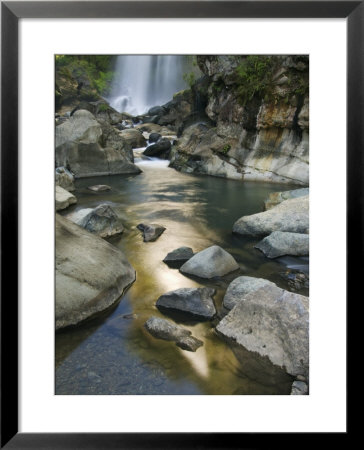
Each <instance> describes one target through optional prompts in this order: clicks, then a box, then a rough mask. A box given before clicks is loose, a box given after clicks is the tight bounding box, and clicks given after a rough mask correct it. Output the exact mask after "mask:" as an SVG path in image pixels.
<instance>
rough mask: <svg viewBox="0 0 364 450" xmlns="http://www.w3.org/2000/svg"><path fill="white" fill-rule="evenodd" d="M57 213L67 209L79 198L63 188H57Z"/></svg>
mask: <svg viewBox="0 0 364 450" xmlns="http://www.w3.org/2000/svg"><path fill="white" fill-rule="evenodd" d="M55 190H56V195H55V197H56V211H60V210H61V209H66V208H68V207H69V206H70V205H73V204H74V203H76V202H77V198H76V197H75V196H74V195H73V194H71V193H70V192H68V191H66V189H63V188H62V187H61V186H56V189H55Z"/></svg>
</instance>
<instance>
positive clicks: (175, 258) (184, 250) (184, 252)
mask: <svg viewBox="0 0 364 450" xmlns="http://www.w3.org/2000/svg"><path fill="white" fill-rule="evenodd" d="M192 256H193V250H192V248H190V247H179V248H176V250H173V251H172V252H169V253H168V255H167V256H166V257H165V258H164V259H163V262H165V263H166V264H168V265H178V264H183V263H185V262H186V261H188V260H189V259H191V258H192Z"/></svg>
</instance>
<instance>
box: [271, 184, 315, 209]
mask: <svg viewBox="0 0 364 450" xmlns="http://www.w3.org/2000/svg"><path fill="white" fill-rule="evenodd" d="M305 195H309V188H301V189H294V190H292V191H283V192H272V193H271V194H269V196H268V198H267V200H265V202H264V209H265V210H268V209H272V208H274V207H275V206H277V205H278V204H279V203H282V202H283V201H284V200H288V199H290V198H298V197H304V196H305Z"/></svg>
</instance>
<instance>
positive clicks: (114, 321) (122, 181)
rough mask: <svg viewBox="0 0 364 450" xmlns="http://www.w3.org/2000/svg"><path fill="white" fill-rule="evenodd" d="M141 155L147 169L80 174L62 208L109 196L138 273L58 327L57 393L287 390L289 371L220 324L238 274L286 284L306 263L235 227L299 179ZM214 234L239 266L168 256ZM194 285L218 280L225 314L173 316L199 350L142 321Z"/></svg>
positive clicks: (120, 240) (123, 245) (204, 243)
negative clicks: (90, 311)
mask: <svg viewBox="0 0 364 450" xmlns="http://www.w3.org/2000/svg"><path fill="white" fill-rule="evenodd" d="M136 163H137V164H138V165H139V166H140V168H141V169H142V170H143V173H141V174H139V175H135V176H134V175H133V176H131V175H129V176H128V175H124V176H110V177H97V178H87V179H80V180H77V181H76V192H75V195H76V196H77V199H78V203H77V204H76V205H74V206H73V207H71V208H69V209H67V210H66V211H64V212H63V213H62V214H64V215H67V214H68V213H69V212H72V211H75V210H78V209H81V208H90V207H95V206H96V205H98V204H100V203H108V204H110V205H111V206H112V207H113V208H114V209H115V210H116V211H117V213H118V214H119V215H120V216H121V217H122V218H123V223H124V227H125V231H124V233H123V234H121V235H119V236H117V237H113V238H110V239H109V242H110V243H112V244H113V245H115V246H117V247H119V248H120V249H121V250H122V251H123V252H124V253H125V254H126V256H127V258H128V260H129V261H130V263H131V264H132V265H133V267H134V268H135V270H136V273H137V278H136V281H135V283H134V284H133V285H132V286H131V287H130V289H129V290H128V291H127V292H126V294H125V295H124V296H123V297H122V299H121V300H120V301H119V302H118V303H117V304H116V305H114V306H113V307H112V308H110V309H109V310H107V311H105V312H104V313H103V314H101V315H99V316H98V317H96V318H94V319H92V320H89V321H88V322H86V323H84V324H82V325H81V326H79V327H75V328H69V329H65V330H63V331H60V332H58V333H56V380H55V381H56V394H71V395H72V394H144V395H145V394H174V395H175V394H189V395H191V394H225V395H226V394H289V392H290V387H291V383H292V379H291V377H289V376H288V375H286V374H285V373H284V372H283V371H282V370H280V369H277V368H276V367H274V366H272V365H271V364H270V363H269V362H268V361H267V360H266V359H263V358H260V357H257V356H256V355H254V354H251V353H249V352H246V351H244V349H242V348H238V347H236V346H233V345H229V344H228V343H226V342H224V340H222V339H221V337H219V336H217V335H216V333H215V332H214V326H215V325H216V323H217V321H218V320H219V318H221V317H222V316H223V315H224V314H225V313H226V311H225V312H224V310H223V307H222V298H223V295H224V293H225V291H226V288H227V286H228V284H229V282H230V281H231V280H232V279H234V278H236V277H237V276H240V275H242V274H244V275H250V276H256V277H262V278H267V279H269V280H271V281H274V282H275V283H277V284H278V285H279V286H280V287H283V288H286V289H287V288H288V286H287V285H286V284H285V283H286V282H285V280H284V279H283V278H282V277H281V276H280V272H283V271H284V270H285V269H286V267H287V266H289V265H291V266H299V267H301V269H302V268H303V269H307V265H308V261H307V259H304V258H289V259H284V258H282V259H281V260H269V259H267V258H265V257H264V255H263V254H262V253H261V252H260V251H258V250H256V249H255V248H254V245H255V244H256V242H257V241H258V240H257V239H252V238H243V237H238V236H235V235H233V234H232V232H231V230H232V225H233V223H234V222H235V220H236V219H238V218H239V217H241V216H243V215H248V214H254V213H257V212H260V211H262V207H263V201H264V200H265V199H266V197H267V196H268V194H269V193H270V192H273V191H282V190H288V189H291V188H293V189H294V188H295V187H294V186H287V185H278V184H268V183H254V182H244V183H243V182H240V181H234V180H227V179H223V178H215V177H208V176H197V175H190V174H183V173H180V172H177V171H175V170H174V169H170V168H168V167H167V164H168V162H165V161H160V160H140V159H137V160H136ZM93 184H108V185H109V186H111V188H112V190H111V191H109V192H101V193H95V192H92V191H90V190H88V189H87V187H88V186H90V185H93ZM142 222H144V223H148V222H149V223H153V222H154V223H160V224H162V225H164V226H165V227H166V228H167V229H166V231H165V232H164V233H163V234H162V236H161V237H160V238H159V239H158V240H157V241H156V242H148V243H145V242H143V239H142V235H141V232H140V231H139V230H137V229H136V225H137V224H139V223H142ZM213 244H217V245H220V246H221V247H223V248H224V249H225V250H227V251H228V252H230V253H231V254H232V255H233V256H234V257H235V259H236V260H237V261H238V263H239V265H240V271H238V272H235V273H233V274H230V275H229V276H227V277H224V278H222V279H219V280H209V281H206V280H201V279H196V278H190V277H186V276H184V275H182V274H181V273H180V272H179V271H178V269H172V268H169V267H168V266H167V265H166V264H165V263H163V259H164V257H165V256H166V254H167V253H168V252H170V251H172V250H174V249H176V248H178V247H181V246H187V247H192V249H193V250H194V252H198V251H200V250H203V249H204V248H206V247H209V246H211V245H213ZM81 256H82V255H80V258H81ZM195 286H211V287H214V288H215V289H216V291H217V293H216V295H215V297H214V300H215V305H216V307H217V310H218V317H217V318H216V319H215V321H213V322H203V323H200V322H194V321H189V322H185V321H183V320H182V318H179V317H174V320H176V321H177V322H178V323H180V324H183V326H185V327H186V328H188V329H190V330H191V331H192V334H193V335H194V336H195V337H197V338H198V339H200V340H202V341H203V342H204V345H203V346H202V347H201V348H200V349H198V350H197V351H196V353H192V352H188V351H184V350H181V349H180V348H178V347H177V346H176V345H175V344H174V343H172V342H166V341H162V340H159V339H155V338H153V337H152V336H151V335H149V334H148V332H147V331H146V330H145V329H144V327H143V325H144V323H145V321H146V320H147V319H148V318H149V317H150V316H152V315H154V316H158V317H164V316H163V314H162V313H161V312H159V311H158V309H157V308H156V307H155V302H156V300H157V299H158V297H159V296H160V295H161V294H163V293H165V292H167V291H170V290H174V289H178V288H181V287H195ZM300 293H302V294H304V295H307V292H305V291H301V292H300Z"/></svg>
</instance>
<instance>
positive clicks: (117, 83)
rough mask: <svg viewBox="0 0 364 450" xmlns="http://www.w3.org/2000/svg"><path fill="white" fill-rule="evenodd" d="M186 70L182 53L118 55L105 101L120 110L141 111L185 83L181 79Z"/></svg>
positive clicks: (163, 98) (141, 112)
mask: <svg viewBox="0 0 364 450" xmlns="http://www.w3.org/2000/svg"><path fill="white" fill-rule="evenodd" d="M186 70H188V61H187V60H186V57H185V56H183V55H121V56H118V57H117V61H116V69H115V72H116V75H115V78H114V81H113V86H112V90H111V96H110V97H109V98H108V101H109V103H110V105H111V106H112V107H113V108H115V109H116V110H117V111H119V112H127V113H130V114H133V115H138V114H144V113H146V112H147V111H148V110H149V109H150V108H151V107H152V106H157V105H163V104H164V103H167V102H168V101H169V100H171V99H172V97H173V94H175V93H176V92H178V91H180V90H182V89H185V88H186V87H187V85H186V82H185V81H184V80H183V73H184V71H186Z"/></svg>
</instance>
